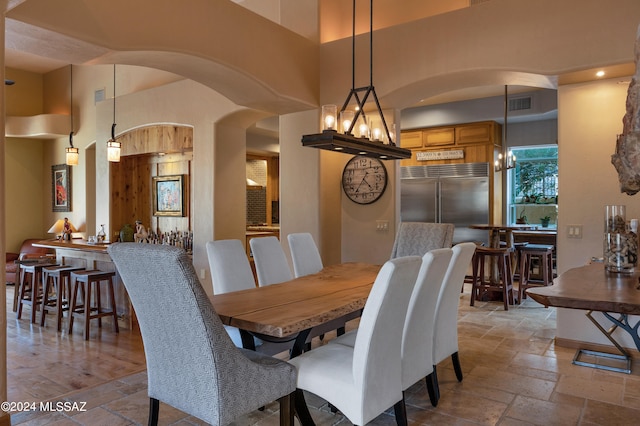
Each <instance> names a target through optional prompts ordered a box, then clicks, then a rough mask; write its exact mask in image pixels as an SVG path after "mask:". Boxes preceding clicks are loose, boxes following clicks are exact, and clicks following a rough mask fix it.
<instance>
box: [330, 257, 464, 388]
mask: <svg viewBox="0 0 640 426" xmlns="http://www.w3.org/2000/svg"><path fill="white" fill-rule="evenodd" d="M452 254H453V251H452V250H451V249H446V248H445V249H436V250H431V251H430V252H428V253H427V254H425V255H424V256H423V257H422V266H421V267H420V272H419V274H418V278H417V280H416V284H415V287H414V289H413V292H412V293H411V299H410V300H409V307H408V309H407V314H406V317H405V320H404V328H403V331H402V348H401V358H402V390H403V391H405V390H407V389H408V388H409V387H411V386H412V385H413V384H414V383H416V382H418V381H420V380H422V379H426V380H430V379H433V375H432V374H431V373H433V334H434V320H435V313H436V304H437V302H438V295H439V294H440V289H441V288H442V285H443V282H444V276H445V274H446V272H447V269H448V268H449V263H450V261H451V257H452ZM357 332H358V330H357V329H355V330H352V331H350V332H348V333H346V334H344V335H342V336H339V337H337V338H335V339H333V340H331V341H330V342H329V343H330V344H342V345H348V346H354V344H355V340H356V335H357ZM427 388H428V389H429V391H430V392H431V391H433V389H434V386H433V384H432V385H428V386H427ZM432 397H433V396H432V395H430V398H432Z"/></svg>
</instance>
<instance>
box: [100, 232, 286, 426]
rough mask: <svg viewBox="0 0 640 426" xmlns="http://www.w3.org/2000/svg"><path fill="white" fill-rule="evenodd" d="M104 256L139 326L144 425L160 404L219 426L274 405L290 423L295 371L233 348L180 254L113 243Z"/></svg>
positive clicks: (152, 418) (163, 248)
mask: <svg viewBox="0 0 640 426" xmlns="http://www.w3.org/2000/svg"><path fill="white" fill-rule="evenodd" d="M108 252H109V255H110V256H111V259H112V260H113V263H114V264H115V266H116V268H117V270H118V272H119V273H120V276H121V277H122V281H123V283H124V286H125V288H126V289H127V293H128V294H129V298H130V299H131V303H132V305H133V308H134V309H135V312H136V315H137V318H138V322H139V324H140V332H141V334H142V341H143V344H144V352H145V357H146V364H147V377H148V394H149V400H150V408H149V424H152V425H155V424H157V422H158V414H159V406H160V402H164V403H165V404H168V405H170V406H172V407H175V408H177V409H178V410H181V411H183V412H185V413H187V414H190V415H192V416H194V417H197V418H198V419H201V420H202V421H205V422H207V423H210V424H213V425H219V426H222V425H226V424H229V423H230V422H232V421H234V420H235V419H237V418H238V417H239V416H242V415H244V414H247V413H250V412H252V411H254V410H257V409H259V408H260V407H262V406H264V405H265V404H267V403H269V402H271V401H274V400H278V401H280V410H281V413H280V423H281V424H283V425H292V424H293V411H292V409H291V406H292V403H293V392H294V390H295V387H296V371H295V369H294V368H292V366H291V365H290V364H288V363H286V362H284V361H280V360H278V359H276V358H273V357H270V356H267V355H264V354H260V353H258V352H254V351H248V350H244V349H239V348H237V347H235V346H234V345H233V343H232V342H231V340H230V339H229V336H228V335H227V333H226V332H225V330H224V328H223V327H222V323H221V322H220V319H219V318H218V315H217V314H216V312H215V310H214V308H213V305H212V304H211V301H210V300H209V298H208V296H207V294H206V293H205V291H204V289H203V288H202V285H201V284H200V282H199V281H198V277H197V276H196V273H195V271H194V269H193V265H192V263H191V259H189V257H188V256H187V254H186V252H185V251H184V250H183V249H181V248H178V247H173V246H166V245H155V244H136V243H116V244H113V245H111V246H109V248H108Z"/></svg>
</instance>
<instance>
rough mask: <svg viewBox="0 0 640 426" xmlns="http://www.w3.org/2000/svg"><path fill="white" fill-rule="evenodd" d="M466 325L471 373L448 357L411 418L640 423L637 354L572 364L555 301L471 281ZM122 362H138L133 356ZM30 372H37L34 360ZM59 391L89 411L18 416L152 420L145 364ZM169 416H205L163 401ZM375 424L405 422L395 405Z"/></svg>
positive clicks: (263, 418)
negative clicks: (483, 289)
mask: <svg viewBox="0 0 640 426" xmlns="http://www.w3.org/2000/svg"><path fill="white" fill-rule="evenodd" d="M14 321H15V320H14ZM22 321H24V320H22ZM458 325H459V346H460V359H461V364H462V368H463V371H464V380H463V381H462V382H461V383H459V382H458V381H457V380H456V378H455V374H454V373H453V369H452V367H451V362H450V361H449V360H447V361H445V362H443V363H442V364H441V365H439V366H438V376H439V380H440V386H441V399H440V403H439V404H438V406H437V407H435V408H434V407H432V406H431V404H430V402H429V398H428V395H427V392H426V389H425V386H424V383H423V382H420V383H417V384H416V385H414V386H413V387H411V388H410V389H409V390H408V392H407V393H406V401H407V411H408V417H409V423H410V424H411V425H563V426H564V425H589V426H593V425H637V424H639V422H640V365H639V364H640V363H638V361H637V360H636V362H635V364H634V370H633V373H632V374H631V375H627V374H622V373H614V372H607V371H603V370H596V369H592V368H586V367H580V366H575V365H572V364H571V360H572V359H573V356H574V354H575V350H573V349H567V348H561V347H556V346H555V345H554V341H553V337H554V333H555V310H554V309H545V308H544V307H542V306H540V305H538V304H537V303H536V302H533V301H532V300H531V299H526V300H525V303H523V304H522V305H520V306H516V307H512V308H510V309H509V311H504V310H503V309H502V304H501V303H498V302H480V303H478V302H476V306H475V307H470V306H469V288H468V287H466V288H465V292H464V293H463V294H462V295H461V298H460V312H459V322H458ZM37 328H39V327H32V330H36V329H37ZM49 332H51V331H50V330H47V333H49ZM32 333H37V332H36V331H32ZM77 340H80V339H77ZM314 344H321V342H315V343H314ZM635 355H637V353H636V354H635ZM122 362H123V365H125V366H128V362H127V361H126V360H122ZM23 373H25V374H28V370H25V371H24V372H23ZM59 374H60V375H63V374H64V370H63V371H61V372H60V373H59ZM10 380H17V377H13V376H12V378H10ZM10 386H11V384H10ZM53 401H66V402H68V403H70V404H71V403H81V402H86V407H85V408H86V410H87V411H82V412H80V411H75V412H24V413H17V414H14V415H12V424H14V425H15V424H19V425H44V424H53V425H72V424H73V425H77V424H80V425H91V426H93V425H138V424H140V425H142V424H146V422H147V415H148V397H147V393H146V374H145V372H144V371H143V372H139V373H134V374H128V375H125V376H124V377H121V378H117V379H114V380H109V381H106V382H104V383H101V384H95V383H87V387H86V388H83V389H81V390H78V391H75V392H70V393H67V394H65V395H62V396H60V397H58V398H54V399H53ZM307 403H308V404H309V405H310V406H311V407H312V410H311V414H312V416H313V417H314V419H315V421H316V423H317V424H319V425H336V424H349V423H350V422H349V421H348V420H346V419H345V418H344V417H343V416H342V415H341V414H340V413H338V414H332V413H331V412H330V411H329V410H328V408H327V404H326V402H325V401H323V400H321V399H319V398H317V397H314V396H313V395H308V396H307ZM277 409H278V406H277V404H276V403H273V404H270V405H268V406H267V407H266V409H265V410H264V411H256V412H253V413H250V414H248V415H247V416H245V417H243V418H241V419H239V420H238V421H237V422H236V423H235V424H236V425H242V426H244V425H260V426H270V425H277V424H278V412H277ZM160 424H162V425H194V424H195V425H199V424H202V422H201V421H199V420H198V419H195V418H193V417H190V416H187V415H185V414H184V413H182V412H180V411H178V410H175V409H173V408H171V407H168V406H166V405H161V407H160ZM372 424H377V425H392V424H395V420H394V417H393V410H390V411H389V412H387V413H384V414H382V415H381V416H379V417H378V418H377V419H375V420H374V421H373V422H372Z"/></svg>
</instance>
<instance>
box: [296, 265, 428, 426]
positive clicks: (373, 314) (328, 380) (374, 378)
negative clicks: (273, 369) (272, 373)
mask: <svg viewBox="0 0 640 426" xmlns="http://www.w3.org/2000/svg"><path fill="white" fill-rule="evenodd" d="M421 263H422V259H421V258H420V257H417V256H409V257H403V258H398V259H393V260H389V261H387V262H386V263H385V264H384V265H383V266H382V269H380V272H379V273H378V276H377V278H376V280H375V282H374V284H373V287H372V288H371V293H370V294H369V297H368V299H367V302H366V304H365V307H364V310H363V312H362V318H361V320H360V326H359V330H358V334H357V336H356V341H355V345H354V346H353V347H351V346H347V345H338V344H336V345H324V346H320V347H318V348H315V349H313V350H311V351H309V352H305V353H303V354H302V355H300V356H298V357H296V358H293V359H291V360H289V362H290V363H291V364H293V365H294V366H295V367H296V368H297V370H298V382H297V387H298V390H297V391H296V397H295V401H296V412H297V413H298V416H299V419H300V421H301V423H302V424H308V423H310V422H312V419H311V416H310V414H309V411H308V408H307V406H306V404H305V402H304V395H303V393H302V391H303V390H306V391H309V392H312V393H314V394H316V395H318V396H319V397H321V398H323V399H325V400H326V401H328V402H329V403H330V404H332V405H333V406H335V407H336V408H337V409H339V410H340V411H341V412H342V413H343V414H344V415H345V416H346V417H347V418H348V419H349V420H350V421H351V422H352V423H354V424H357V425H364V424H366V423H368V422H370V421H371V420H373V419H374V418H376V417H377V416H378V415H379V414H381V413H383V412H384V411H385V410H387V409H388V408H390V407H392V406H393V407H394V409H395V414H396V422H397V423H398V424H399V425H406V421H407V419H406V412H405V406H404V400H403V398H402V371H401V362H400V344H401V342H402V329H403V326H404V318H405V313H406V310H407V307H408V305H409V298H410V297H411V292H412V291H413V287H414V285H415V282H416V278H417V276H418V271H419V270H420V265H421Z"/></svg>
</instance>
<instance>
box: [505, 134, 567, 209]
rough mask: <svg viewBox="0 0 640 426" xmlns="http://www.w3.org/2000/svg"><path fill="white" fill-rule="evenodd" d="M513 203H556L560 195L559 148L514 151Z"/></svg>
mask: <svg viewBox="0 0 640 426" xmlns="http://www.w3.org/2000/svg"><path fill="white" fill-rule="evenodd" d="M514 154H515V156H516V159H517V161H516V168H515V173H512V177H513V188H514V191H513V193H512V194H511V195H512V201H514V202H522V203H536V202H537V203H555V202H556V198H555V197H556V196H557V194H558V148H557V147H555V146H554V147H542V148H528V149H518V150H514Z"/></svg>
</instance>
